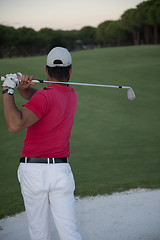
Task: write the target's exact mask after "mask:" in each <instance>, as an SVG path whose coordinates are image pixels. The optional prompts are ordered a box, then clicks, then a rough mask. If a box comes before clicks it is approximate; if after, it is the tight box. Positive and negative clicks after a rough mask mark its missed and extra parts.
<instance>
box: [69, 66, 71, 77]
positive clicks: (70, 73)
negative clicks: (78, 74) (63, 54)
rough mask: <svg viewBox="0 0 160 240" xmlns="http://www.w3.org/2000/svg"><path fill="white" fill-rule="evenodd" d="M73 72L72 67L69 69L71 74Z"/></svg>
mask: <svg viewBox="0 0 160 240" xmlns="http://www.w3.org/2000/svg"><path fill="white" fill-rule="evenodd" d="M71 74H72V67H71V68H70V69H69V76H71Z"/></svg>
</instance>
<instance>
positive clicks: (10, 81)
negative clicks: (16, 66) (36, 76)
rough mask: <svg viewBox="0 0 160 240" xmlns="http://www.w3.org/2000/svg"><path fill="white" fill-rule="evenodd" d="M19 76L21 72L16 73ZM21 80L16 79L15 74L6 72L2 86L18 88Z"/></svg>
mask: <svg viewBox="0 0 160 240" xmlns="http://www.w3.org/2000/svg"><path fill="white" fill-rule="evenodd" d="M18 74H19V75H20V76H21V74H20V73H18ZM20 82H21V80H20V79H18V77H17V74H15V73H14V74H7V75H6V79H5V80H4V82H3V85H2V87H9V88H13V89H14V88H18V86H19V84H20Z"/></svg>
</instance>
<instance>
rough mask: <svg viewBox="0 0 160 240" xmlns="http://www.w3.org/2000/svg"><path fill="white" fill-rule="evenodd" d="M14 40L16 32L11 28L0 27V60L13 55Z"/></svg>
mask: <svg viewBox="0 0 160 240" xmlns="http://www.w3.org/2000/svg"><path fill="white" fill-rule="evenodd" d="M16 38H17V34H16V30H15V29H14V28H13V27H7V26H3V25H0V58H3V57H5V56H7V57H12V56H13V55H14V51H15V45H16Z"/></svg>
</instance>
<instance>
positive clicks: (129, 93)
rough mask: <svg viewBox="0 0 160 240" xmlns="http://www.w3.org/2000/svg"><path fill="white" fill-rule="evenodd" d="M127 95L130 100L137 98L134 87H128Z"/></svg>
mask: <svg viewBox="0 0 160 240" xmlns="http://www.w3.org/2000/svg"><path fill="white" fill-rule="evenodd" d="M127 97H128V99H129V100H134V99H135V97H136V95H135V93H134V91H133V89H132V88H128V90H127Z"/></svg>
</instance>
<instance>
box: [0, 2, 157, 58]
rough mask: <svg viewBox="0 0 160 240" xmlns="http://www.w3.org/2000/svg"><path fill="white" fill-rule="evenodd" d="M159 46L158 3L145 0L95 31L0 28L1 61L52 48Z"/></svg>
mask: <svg viewBox="0 0 160 240" xmlns="http://www.w3.org/2000/svg"><path fill="white" fill-rule="evenodd" d="M157 43H160V0H147V1H144V2H142V3H140V4H138V5H137V7H136V8H131V9H128V10H127V11H125V12H124V13H123V14H122V16H121V18H120V19H119V20H116V21H110V20H107V21H104V22H102V23H100V24H99V25H98V26H97V28H94V27H91V26H85V27H83V28H82V29H80V30H71V31H62V30H53V29H50V28H43V29H41V30H40V31H35V30H34V29H32V28H26V27H22V28H18V29H14V28H13V27H7V26H3V25H0V58H3V57H12V56H34V55H42V54H47V53H48V52H49V50H50V49H51V48H53V47H55V46H57V45H58V46H62V47H66V48H68V49H69V50H78V49H87V48H93V47H96V46H97V45H98V46H102V47H105V46H121V45H133V44H134V45H138V44H157Z"/></svg>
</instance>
